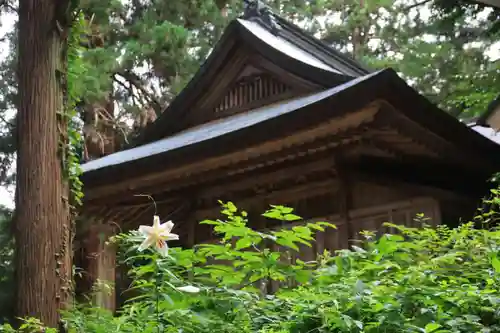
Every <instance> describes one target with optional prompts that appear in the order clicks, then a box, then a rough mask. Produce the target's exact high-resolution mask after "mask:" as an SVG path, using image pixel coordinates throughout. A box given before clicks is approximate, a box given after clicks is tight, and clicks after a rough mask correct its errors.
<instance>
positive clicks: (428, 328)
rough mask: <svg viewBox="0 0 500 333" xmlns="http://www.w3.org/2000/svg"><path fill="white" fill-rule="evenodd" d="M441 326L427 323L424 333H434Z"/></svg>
mask: <svg viewBox="0 0 500 333" xmlns="http://www.w3.org/2000/svg"><path fill="white" fill-rule="evenodd" d="M440 327H441V325H439V324H438V323H429V324H427V325H425V328H424V329H425V333H431V332H434V331H435V330H437V329H438V328H440Z"/></svg>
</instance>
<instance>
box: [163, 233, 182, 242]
mask: <svg viewBox="0 0 500 333" xmlns="http://www.w3.org/2000/svg"><path fill="white" fill-rule="evenodd" d="M161 237H162V238H163V239H165V240H167V241H171V240H179V235H177V234H163V233H162V234H161Z"/></svg>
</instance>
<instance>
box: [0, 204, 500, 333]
mask: <svg viewBox="0 0 500 333" xmlns="http://www.w3.org/2000/svg"><path fill="white" fill-rule="evenodd" d="M222 213H223V215H224V216H225V218H224V219H219V220H205V221H203V222H201V223H203V224H209V225H213V226H214V232H215V233H216V234H218V235H219V236H220V242H219V243H218V244H204V245H203V244H202V245H199V246H197V247H195V248H194V249H188V250H182V249H180V248H173V249H170V252H169V255H168V256H167V257H161V256H159V254H158V253H156V252H155V251H149V252H148V251H146V252H141V253H137V252H136V249H137V245H138V243H139V242H140V241H142V239H141V238H140V236H139V234H138V233H137V232H131V233H128V234H121V235H119V236H116V237H115V238H114V239H113V241H114V242H116V243H117V245H118V246H119V248H120V253H121V254H122V257H123V260H124V261H125V262H126V263H127V264H128V265H129V267H131V269H130V272H129V273H130V275H131V277H132V278H133V283H132V285H131V290H133V291H135V292H136V293H135V294H136V296H135V297H131V298H130V299H129V300H128V302H127V303H126V305H125V306H124V307H123V308H122V309H121V310H120V312H119V314H118V315H117V316H112V315H111V314H110V313H107V312H106V311H104V310H102V309H99V308H95V307H92V306H90V305H81V306H78V307H77V308H75V309H73V310H70V311H69V312H67V313H65V319H66V323H67V326H68V329H69V332H74V333H79V332H86V333H87V332H90V333H91V332H130V333H135V332H193V333H194V332H202V333H203V332H227V333H229V332H231V333H232V332H241V333H246V332H248V333H250V332H262V333H302V332H324V333H326V332H389V333H391V332H422V333H431V332H433V333H445V332H450V333H451V332H457V333H458V332H500V289H499V287H498V286H499V285H500V246H499V244H500V230H498V229H492V230H481V229H475V228H474V227H473V225H472V223H468V224H464V225H462V226H460V227H458V228H455V229H450V228H448V227H445V226H439V227H437V228H430V227H428V226H426V225H425V218H423V217H422V216H419V217H418V219H417V221H420V223H421V225H422V228H418V229H417V228H409V227H404V226H398V225H393V224H387V226H388V227H392V228H393V230H397V232H396V234H393V235H389V234H385V235H382V236H380V237H376V235H375V234H374V233H373V232H363V233H362V235H363V236H364V240H363V241H360V242H359V244H357V245H356V246H352V249H345V250H339V251H337V252H336V253H335V254H334V255H333V254H330V253H328V252H325V253H323V254H322V255H320V256H318V258H317V260H316V261H315V262H311V263H304V262H301V261H300V260H297V262H296V263H291V264H285V262H284V261H283V259H284V256H286V252H287V251H292V252H293V251H296V249H297V248H298V247H297V246H298V245H299V244H305V245H309V244H310V242H311V241H313V237H312V234H313V233H314V232H316V231H323V230H324V227H332V225H330V224H327V223H321V222H320V223H307V222H306V221H302V220H301V219H300V218H299V217H298V216H296V215H294V214H293V211H292V210H291V209H290V208H287V207H282V206H272V207H271V209H270V210H268V211H266V212H265V213H264V214H263V215H264V216H266V217H268V218H276V219H279V220H282V221H284V222H286V223H287V224H289V225H290V227H291V228H286V229H284V230H280V231H278V230H276V231H274V230H268V231H265V232H264V231H255V230H253V229H251V228H249V227H248V220H247V214H246V213H245V212H238V210H237V208H236V207H235V206H234V204H232V203H230V202H229V203H225V204H223V209H222ZM292 221H293V222H292ZM272 243H275V244H279V245H280V246H281V247H282V248H283V250H282V252H280V253H278V252H273V251H272V250H270V245H271V244H272ZM264 244H265V245H266V246H265V247H264ZM271 280H273V281H278V282H280V283H281V285H282V287H281V288H280V290H279V291H278V292H276V293H275V294H273V295H270V294H267V295H266V294H263V293H262V289H261V288H260V286H262V283H264V282H268V281H271ZM186 284H188V285H193V286H196V287H197V288H198V289H196V288H194V287H192V289H194V290H193V291H194V293H189V292H183V291H181V289H179V287H181V286H185V285H186ZM35 324H36V323H35ZM5 331H6V332H8V330H5Z"/></svg>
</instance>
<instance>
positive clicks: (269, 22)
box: [243, 0, 281, 35]
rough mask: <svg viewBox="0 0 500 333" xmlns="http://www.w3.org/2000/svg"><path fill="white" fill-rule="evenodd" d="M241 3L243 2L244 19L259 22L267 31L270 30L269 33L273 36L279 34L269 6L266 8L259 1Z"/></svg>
mask: <svg viewBox="0 0 500 333" xmlns="http://www.w3.org/2000/svg"><path fill="white" fill-rule="evenodd" d="M243 1H244V2H245V5H244V8H245V11H244V14H243V18H244V19H247V20H255V21H258V22H261V23H263V24H264V25H265V26H267V27H268V28H269V29H271V32H272V33H273V34H275V35H277V34H278V33H279V31H280V30H281V27H280V26H279V24H278V22H276V18H275V17H274V15H273V12H272V11H271V8H269V6H267V5H266V4H265V3H264V2H263V1H261V0H243Z"/></svg>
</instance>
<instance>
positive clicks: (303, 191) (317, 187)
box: [194, 179, 339, 219]
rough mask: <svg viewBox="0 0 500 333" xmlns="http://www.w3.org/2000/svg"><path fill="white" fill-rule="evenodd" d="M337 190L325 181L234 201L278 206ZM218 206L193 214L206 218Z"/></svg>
mask: <svg viewBox="0 0 500 333" xmlns="http://www.w3.org/2000/svg"><path fill="white" fill-rule="evenodd" d="M338 189H339V183H338V181H337V180H336V179H327V180H321V181H317V182H311V183H308V184H305V185H300V186H294V187H291V188H290V189H284V190H279V191H273V192H270V193H265V194H260V195H255V196H252V197H247V198H241V199H240V200H235V201H236V203H237V204H238V205H251V204H252V203H262V202H265V203H273V202H276V201H279V203H280V204H286V203H287V202H288V203H289V202H291V201H295V200H303V199H305V198H310V197H314V196H318V195H322V194H326V193H330V192H333V193H336V192H337V191H338ZM217 209H218V206H216V205H215V203H214V206H213V207H210V208H205V209H202V210H198V211H196V213H195V214H194V215H195V217H196V219H199V218H206V217H207V216H209V215H210V214H211V213H213V212H214V211H216V210H217Z"/></svg>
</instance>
